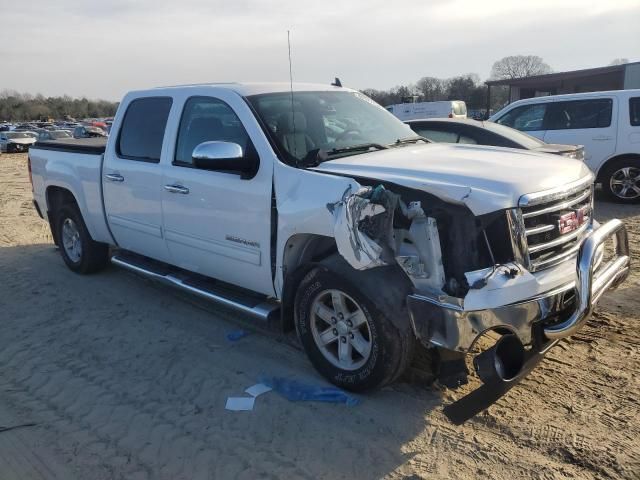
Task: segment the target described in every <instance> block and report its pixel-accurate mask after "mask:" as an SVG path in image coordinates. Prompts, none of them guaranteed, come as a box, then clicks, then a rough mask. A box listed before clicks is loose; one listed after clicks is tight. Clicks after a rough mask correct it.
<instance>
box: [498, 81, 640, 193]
mask: <svg viewBox="0 0 640 480" xmlns="http://www.w3.org/2000/svg"><path fill="white" fill-rule="evenodd" d="M489 120H491V121H493V122H496V123H499V124H502V125H506V126H509V127H512V128H516V129H518V130H521V131H523V132H527V133H528V134H529V135H533V136H535V137H538V138H539V139H540V140H544V141H545V142H547V143H569V144H581V145H584V147H585V163H586V164H587V165H588V166H589V168H591V170H593V172H594V173H595V174H596V175H597V180H596V181H597V182H598V183H601V184H602V188H603V190H604V192H605V193H606V194H607V195H608V196H609V197H610V198H611V199H612V200H616V201H618V202H621V203H638V202H640V90H617V91H611V92H591V93H575V94H570V95H556V96H551V97H537V98H529V99H526V100H519V101H517V102H514V103H512V104H510V105H508V106H506V107H505V108H503V109H502V110H500V111H499V112H497V113H495V114H494V115H493V116H492V117H491V118H490V119H489Z"/></svg>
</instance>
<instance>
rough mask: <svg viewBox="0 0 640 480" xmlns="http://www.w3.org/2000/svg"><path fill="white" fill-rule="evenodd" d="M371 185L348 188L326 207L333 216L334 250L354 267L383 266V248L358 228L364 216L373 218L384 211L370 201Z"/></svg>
mask: <svg viewBox="0 0 640 480" xmlns="http://www.w3.org/2000/svg"><path fill="white" fill-rule="evenodd" d="M370 192H371V188H369V187H364V188H360V189H359V190H358V191H356V192H355V193H351V188H348V189H347V190H346V191H345V192H344V194H343V196H342V200H340V201H339V202H336V203H333V204H329V205H328V206H327V207H328V208H329V210H330V211H331V213H333V216H334V231H333V233H334V238H335V240H336V246H337V248H338V252H339V253H340V255H342V257H343V258H344V259H345V260H346V261H347V262H348V263H349V264H350V265H351V266H352V267H353V268H355V269H356V270H366V269H369V268H375V267H381V266H383V265H387V263H386V262H385V261H384V260H383V259H382V254H383V248H382V247H381V246H380V245H379V244H378V243H376V242H375V241H374V240H373V239H371V238H369V236H368V235H366V234H365V233H364V232H361V231H360V230H359V229H358V225H359V223H360V222H361V221H362V220H363V219H365V218H366V217H373V216H375V215H378V214H380V213H384V212H385V211H386V210H385V208H384V207H383V206H382V205H378V204H375V203H372V202H371V201H370V200H369V198H368V194H369V193H370Z"/></svg>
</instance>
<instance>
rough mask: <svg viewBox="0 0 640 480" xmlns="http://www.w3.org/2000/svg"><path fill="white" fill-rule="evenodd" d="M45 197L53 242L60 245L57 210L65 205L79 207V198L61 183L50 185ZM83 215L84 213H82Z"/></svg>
mask: <svg viewBox="0 0 640 480" xmlns="http://www.w3.org/2000/svg"><path fill="white" fill-rule="evenodd" d="M45 199H46V206H47V220H48V221H49V227H50V228H51V235H52V236H53V243H55V244H56V245H58V246H59V245H60V244H59V243H58V241H59V239H58V233H57V231H56V230H57V229H56V228H55V221H56V212H57V211H58V210H59V209H60V208H61V207H62V206H63V205H75V206H77V207H78V208H80V207H79V205H78V200H77V199H76V197H75V195H74V194H73V192H71V190H69V189H68V188H66V187H61V186H59V185H49V186H48V187H47V189H46V190H45ZM80 214H81V215H82V213H80Z"/></svg>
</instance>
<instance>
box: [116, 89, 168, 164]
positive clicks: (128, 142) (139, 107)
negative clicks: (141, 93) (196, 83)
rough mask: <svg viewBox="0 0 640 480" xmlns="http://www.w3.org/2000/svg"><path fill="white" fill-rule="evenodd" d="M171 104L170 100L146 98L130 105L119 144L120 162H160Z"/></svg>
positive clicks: (119, 136)
mask: <svg viewBox="0 0 640 480" xmlns="http://www.w3.org/2000/svg"><path fill="white" fill-rule="evenodd" d="M172 102H173V101H172V99H171V97H146V98H138V99H136V100H133V101H132V102H131V103H130V104H129V106H128V107H127V111H126V112H125V114H124V119H123V120H122V126H121V127H120V133H119V135H118V140H117V142H116V152H117V154H118V156H119V157H120V158H125V159H128V160H137V161H141V162H151V163H158V162H160V154H161V153H162V141H163V139H164V133H165V129H166V126H167V119H168V118H169V111H170V110H171V104H172Z"/></svg>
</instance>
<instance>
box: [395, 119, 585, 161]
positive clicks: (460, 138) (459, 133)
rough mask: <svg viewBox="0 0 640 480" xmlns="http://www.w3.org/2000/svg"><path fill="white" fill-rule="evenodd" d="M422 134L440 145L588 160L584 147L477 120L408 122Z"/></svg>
mask: <svg viewBox="0 0 640 480" xmlns="http://www.w3.org/2000/svg"><path fill="white" fill-rule="evenodd" d="M405 123H406V124H407V125H409V126H410V127H411V129H412V130H413V131H414V132H416V133H417V134H418V135H421V136H423V137H425V138H427V139H429V140H431V141H433V142H437V143H465V144H472V145H493V146H495V147H507V148H520V149H523V150H532V151H535V152H540V153H551V154H556V155H564V156H565V157H569V158H575V159H577V160H583V159H584V148H583V147H582V145H555V144H549V143H544V142H543V141H542V140H538V139H537V138H535V137H532V136H530V135H527V134H526V133H522V132H520V131H518V130H515V129H513V128H509V127H505V126H503V125H499V124H497V123H493V122H478V121H477V120H470V119H464V118H461V119H458V118H452V119H448V118H441V119H433V120H410V121H408V122H405Z"/></svg>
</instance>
